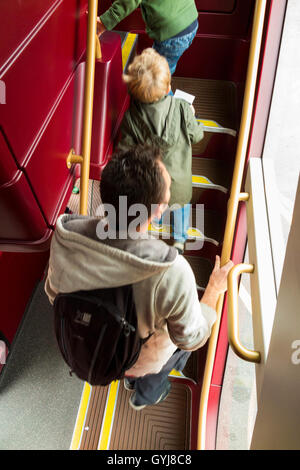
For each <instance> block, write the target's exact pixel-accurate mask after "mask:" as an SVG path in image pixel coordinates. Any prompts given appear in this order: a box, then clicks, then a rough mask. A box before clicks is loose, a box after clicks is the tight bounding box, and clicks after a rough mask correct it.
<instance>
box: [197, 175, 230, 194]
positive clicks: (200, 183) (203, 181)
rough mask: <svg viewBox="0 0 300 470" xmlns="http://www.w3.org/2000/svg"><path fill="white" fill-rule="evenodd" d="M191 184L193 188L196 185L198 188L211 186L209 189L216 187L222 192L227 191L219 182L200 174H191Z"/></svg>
mask: <svg viewBox="0 0 300 470" xmlns="http://www.w3.org/2000/svg"><path fill="white" fill-rule="evenodd" d="M192 185H193V187H195V188H196V187H199V188H207V187H211V189H218V190H219V191H222V192H223V193H227V192H228V189H227V188H225V187H224V186H221V185H220V184H215V183H213V182H212V181H211V180H210V179H209V178H207V176H202V175H193V176H192Z"/></svg>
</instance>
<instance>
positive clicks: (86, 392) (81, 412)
mask: <svg viewBox="0 0 300 470" xmlns="http://www.w3.org/2000/svg"><path fill="white" fill-rule="evenodd" d="M91 393H92V387H91V385H90V384H88V383H87V382H85V383H84V387H83V391H82V395H81V400H80V405H79V409H78V414H77V419H76V423H75V427H74V432H73V437H72V441H71V446H70V449H71V450H78V449H79V447H80V442H81V436H82V432H83V428H84V424H85V420H86V415H87V410H88V407H89V402H90V396H91Z"/></svg>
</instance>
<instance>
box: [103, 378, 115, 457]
mask: <svg viewBox="0 0 300 470" xmlns="http://www.w3.org/2000/svg"><path fill="white" fill-rule="evenodd" d="M119 386H120V381H119V380H115V381H114V382H112V383H111V384H110V385H109V389H108V394H107V399H106V406H105V411H104V416H103V420H102V427H101V431H100V437H99V443H98V450H108V449H109V444H110V437H111V432H112V427H113V423H114V417H115V411H116V406H117V399H118V391H119Z"/></svg>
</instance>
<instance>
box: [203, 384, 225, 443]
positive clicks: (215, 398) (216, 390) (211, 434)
mask: <svg viewBox="0 0 300 470" xmlns="http://www.w3.org/2000/svg"><path fill="white" fill-rule="evenodd" d="M221 392H222V388H221V387H219V386H216V385H212V386H211V387H210V391H209V399H208V410H209V412H208V413H207V419H206V442H205V450H214V449H215V448H216V429H217V422H218V412H219V403H220V399H221Z"/></svg>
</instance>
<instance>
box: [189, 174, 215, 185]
mask: <svg viewBox="0 0 300 470" xmlns="http://www.w3.org/2000/svg"><path fill="white" fill-rule="evenodd" d="M192 182H193V184H205V185H213V184H214V183H213V182H212V181H210V180H209V179H208V178H206V176H198V175H193V176H192Z"/></svg>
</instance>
